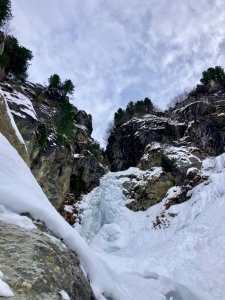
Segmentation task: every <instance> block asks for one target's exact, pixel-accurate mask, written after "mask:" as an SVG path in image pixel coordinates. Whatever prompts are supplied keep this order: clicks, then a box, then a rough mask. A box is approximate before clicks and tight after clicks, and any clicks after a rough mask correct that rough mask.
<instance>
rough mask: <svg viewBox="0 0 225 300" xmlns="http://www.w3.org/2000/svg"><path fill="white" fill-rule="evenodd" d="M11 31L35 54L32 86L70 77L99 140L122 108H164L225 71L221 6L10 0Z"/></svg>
mask: <svg viewBox="0 0 225 300" xmlns="http://www.w3.org/2000/svg"><path fill="white" fill-rule="evenodd" d="M11 1H12V10H13V15H14V19H13V22H12V26H13V27H14V28H15V35H16V36H17V37H18V39H19V41H20V42H21V44H22V45H24V46H25V47H27V48H29V49H30V50H32V52H33V54H34V59H33V62H32V65H31V66H30V69H29V75H30V80H32V81H35V82H40V83H46V82H47V78H48V77H49V76H50V75H51V74H54V73H57V74H59V75H60V76H61V77H62V79H66V78H70V79H71V80H72V81H73V82H74V84H75V86H76V91H75V95H74V104H75V105H76V106H77V107H78V108H79V109H84V110H86V111H87V112H88V113H91V114H92V116H93V123H94V137H95V138H96V139H98V140H102V137H103V135H104V131H105V127H106V125H107V123H108V122H109V120H111V119H112V117H113V114H114V112H115V111H116V110H117V109H118V108H119V107H125V106H126V105H127V103H128V102H129V101H131V100H138V99H144V98H145V97H149V98H151V99H152V101H153V103H154V104H156V105H157V106H159V107H161V108H165V107H166V104H167V103H168V102H169V101H170V99H171V98H173V97H174V96H175V95H177V94H179V93H180V92H182V91H183V90H184V89H186V88H190V87H193V86H194V85H196V84H197V83H198V81H199V79H200V77H201V73H202V71H203V70H205V69H207V68H208V67H210V66H215V65H222V66H225V1H224V0H213V1H212V0H11Z"/></svg>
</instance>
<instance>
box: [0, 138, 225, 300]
mask: <svg viewBox="0 0 225 300" xmlns="http://www.w3.org/2000/svg"><path fill="white" fill-rule="evenodd" d="M0 166H1V168H0V205H1V206H0V219H1V220H3V221H5V222H11V223H16V224H18V225H21V224H22V225H24V224H25V223H26V224H25V225H26V226H28V225H29V227H30V228H34V230H35V227H33V226H32V224H31V223H30V222H28V223H27V222H26V221H27V219H26V220H25V223H24V219H23V220H22V219H19V218H18V216H16V215H15V214H13V213H12V212H14V213H17V214H18V213H27V212H28V213H30V214H31V215H32V216H33V217H34V218H36V219H40V220H42V221H44V222H45V223H46V225H47V226H48V227H49V229H51V230H52V231H53V232H54V233H55V234H56V235H57V236H58V237H60V238H63V240H64V242H65V243H66V244H67V245H68V246H69V247H70V248H71V249H72V250H74V251H75V252H76V253H77V254H78V255H79V258H80V260H81V264H82V266H83V267H84V269H85V271H86V273H87V274H88V276H89V278H90V281H91V285H92V288H93V291H94V293H95V296H96V299H97V300H105V299H107V300H212V299H213V300H225V290H224V283H225V272H224V269H225V226H223V222H224V211H225V185H224V182H225V154H223V155H221V156H218V157H216V158H212V159H210V158H208V159H206V160H205V161H204V162H203V167H202V172H203V174H205V175H207V176H209V180H208V181H207V182H205V183H201V184H200V185H198V186H197V187H196V188H194V189H193V191H192V197H191V198H190V200H189V201H187V202H185V203H182V204H179V205H176V206H171V207H170V209H169V210H168V211H167V216H166V220H167V221H168V226H166V227H168V228H164V229H159V228H158V227H154V226H153V223H154V221H155V219H156V217H157V216H159V215H160V214H161V212H162V210H164V207H163V205H164V203H165V202H166V201H167V199H168V197H171V195H173V194H175V193H176V192H177V190H178V188H176V187H173V188H171V189H170V190H169V191H168V195H167V197H166V198H165V199H163V200H162V202H161V203H160V204H157V205H155V206H153V207H151V208H149V209H148V210H146V211H144V212H143V211H139V212H133V211H131V210H129V209H128V208H127V207H126V206H125V204H126V202H127V201H128V200H127V199H126V197H125V196H124V194H123V192H122V183H123V182H124V181H125V180H126V176H128V175H130V174H133V173H141V174H143V173H144V171H140V170H139V169H137V168H131V169H129V170H127V171H124V172H117V173H108V174H107V175H105V176H104V178H103V179H102V181H101V184H100V186H99V187H98V188H96V189H94V190H93V191H92V192H91V193H89V194H88V195H87V196H85V197H84V200H83V202H82V203H81V205H80V210H81V214H80V218H81V224H77V225H76V226H75V228H73V227H71V226H70V225H69V224H68V223H67V222H66V221H65V220H64V219H63V218H62V217H61V216H60V215H59V214H58V212H57V211H56V210H55V209H54V207H53V206H52V205H51V204H50V202H49V201H48V199H47V198H46V196H45V195H44V193H43V192H42V190H41V188H40V186H39V185H38V184H37V182H36V180H35V178H34V177H33V175H32V174H31V172H30V170H29V168H28V167H27V165H26V164H25V163H24V161H23V160H22V159H21V157H20V156H19V154H18V153H17V151H16V150H15V149H14V148H13V147H12V146H11V144H10V143H9V142H8V141H7V139H6V138H5V137H4V136H3V135H1V134H0ZM153 172H154V171H153ZM10 211H11V212H10ZM21 222H22V223H21ZM79 234H80V235H81V236H80V235H79ZM1 282H2V283H1ZM1 282H0V283H1V285H0V291H1V292H2V293H3V292H5V293H6V292H8V293H13V291H12V292H11V290H10V289H9V288H8V287H7V286H6V285H5V284H4V283H3V281H1ZM6 287H7V289H6ZM1 289H2V290H1ZM3 289H4V290H3Z"/></svg>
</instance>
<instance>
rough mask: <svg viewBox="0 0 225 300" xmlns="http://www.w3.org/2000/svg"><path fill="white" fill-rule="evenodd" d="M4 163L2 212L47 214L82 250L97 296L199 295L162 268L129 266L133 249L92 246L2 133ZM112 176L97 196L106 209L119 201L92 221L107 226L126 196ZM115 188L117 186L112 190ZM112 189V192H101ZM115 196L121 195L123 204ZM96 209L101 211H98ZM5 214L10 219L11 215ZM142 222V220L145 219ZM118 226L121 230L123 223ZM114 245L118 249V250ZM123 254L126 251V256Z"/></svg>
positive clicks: (121, 299) (0, 171) (155, 299)
mask: <svg viewBox="0 0 225 300" xmlns="http://www.w3.org/2000/svg"><path fill="white" fill-rule="evenodd" d="M0 165H1V168H0V204H1V205H2V207H1V212H2V214H4V209H3V206H4V207H5V208H6V209H7V210H6V211H5V212H6V213H7V215H9V210H11V211H12V212H15V213H24V212H28V213H30V214H31V215H32V216H33V217H34V218H36V219H40V220H43V221H44V222H45V223H46V225H47V226H48V227H49V229H51V230H52V231H53V232H54V233H55V234H57V235H58V236H59V237H61V238H63V240H64V242H65V243H66V244H67V245H68V246H69V247H70V248H71V249H73V250H74V251H75V252H76V253H77V254H78V255H79V257H80V260H81V264H82V265H83V267H84V269H85V271H86V272H87V274H88V276H89V278H90V281H91V285H92V288H93V291H94V293H95V296H96V299H99V300H103V299H114V300H137V299H140V300H147V299H148V300H149V299H152V300H161V299H170V298H171V297H172V296H173V295H178V296H176V297H174V299H183V300H190V299H193V300H194V299H198V298H197V297H195V296H194V294H193V293H192V292H190V291H189V290H188V289H187V288H186V287H183V286H182V285H179V284H177V283H176V282H175V281H173V280H171V279H169V278H168V277H166V276H158V275H157V274H155V273H152V268H151V267H150V266H149V267H148V266H146V268H145V272H144V273H142V272H140V270H139V269H140V267H139V266H138V265H137V266H136V267H135V269H134V268H133V267H131V268H130V267H129V266H127V262H129V263H130V264H132V262H133V255H131V256H130V257H129V255H128V254H129V253H128V254H126V252H123V251H122V255H118V254H116V255H112V256H110V257H108V255H109V254H107V252H108V251H106V252H105V251H102V250H101V251H100V250H99V249H97V250H96V249H92V247H89V246H88V245H87V243H86V242H85V240H84V239H83V238H81V237H80V235H79V234H78V233H77V231H76V230H75V229H74V228H72V227H71V226H70V225H69V224H68V223H67V222H66V221H65V220H64V219H63V218H62V217H61V216H60V215H59V214H58V212H57V211H56V210H55V209H54V207H53V206H52V205H51V204H50V202H49V201H48V199H47V198H46V196H45V195H44V193H43V192H42V190H41V188H40V187H39V185H38V184H37V182H36V180H35V178H34V177H33V175H32V174H31V172H30V170H29V168H28V167H27V165H26V164H25V163H24V161H23V160H22V159H21V157H20V156H19V154H18V153H17V151H16V150H15V149H14V148H13V147H12V146H11V145H10V143H9V142H8V141H7V140H6V138H5V137H4V136H3V135H1V134H0ZM110 176H111V175H108V176H107V177H105V179H104V180H103V182H105V184H106V186H104V185H103V186H101V187H100V190H102V191H103V194H101V193H100V195H99V196H100V198H98V196H96V197H97V198H96V201H97V199H99V201H100V200H103V201H102V205H103V207H102V209H101V211H102V212H104V211H105V209H107V206H106V207H105V209H104V205H107V202H108V201H109V200H110V199H112V204H113V203H114V210H112V214H107V215H106V216H105V217H107V218H105V219H104V218H103V217H104V215H102V216H101V217H100V218H99V216H98V215H96V217H95V218H94V219H93V221H96V222H98V220H100V221H101V222H102V223H101V226H102V225H104V224H105V226H104V228H106V227H107V225H106V223H113V220H117V219H118V218H117V217H118V216H119V214H120V213H119V211H117V207H118V208H120V206H121V205H122V201H123V199H120V196H121V191H120V188H119V187H117V184H115V179H114V178H111V177H110ZM112 188H113V191H114V192H112ZM114 188H115V190H114ZM95 192H96V190H95ZM95 192H94V193H95ZM108 192H111V194H110V195H108ZM97 194H98V193H97ZM107 195H108V198H107V197H106V198H105V199H104V198H102V197H103V196H107ZM89 197H90V195H89ZM107 199H108V201H107ZM115 199H118V200H119V202H118V204H117V201H115ZM104 203H105V204H104ZM111 208H112V209H113V205H112V206H111V205H110V206H109V207H108V209H110V210H111ZM124 211H125V209H124ZM93 212H94V213H96V211H93ZM126 215H128V214H127V213H125V212H124V213H123V210H122V215H121V217H122V218H124V219H123V220H122V219H121V222H123V221H124V224H125V225H128V226H130V224H129V223H128V219H129V218H128V219H127V218H126ZM108 216H111V219H110V220H109V219H108ZM138 216H140V218H142V216H141V215H140V214H137V217H138ZM1 218H2V219H4V218H3V216H1ZM5 220H6V221H7V218H6V219H5ZM136 221H138V220H135V219H134V221H133V222H136ZM16 222H17V221H16ZM139 223H140V224H141V221H140V222H139ZM121 224H122V223H121ZM125 225H124V226H125ZM101 226H100V227H101ZM124 226H123V227H121V234H122V233H123V230H125V229H124V228H125V227H124ZM110 227H111V226H110V225H109V231H110V230H111V231H112V233H111V239H112V240H113V239H114V240H116V237H115V232H114V230H112V229H113V228H112V229H111V228H110ZM115 227H116V224H115ZM117 228H118V227H117ZM99 229H100V228H99ZM99 229H98V230H97V231H96V233H97V232H98V231H99ZM115 229H116V228H115ZM116 230H117V231H118V230H119V228H118V229H116ZM129 230H130V234H131V233H132V230H133V229H132V227H130V228H128V227H127V228H126V231H127V232H129ZM106 233H107V230H106ZM124 233H125V232H124ZM119 235H120V232H119V233H118V236H119ZM101 240H102V241H104V237H103V239H101V238H100V239H99V241H101ZM109 240H110V232H109ZM122 240H123V239H122ZM129 240H130V237H129V238H128V240H127V241H125V242H124V245H123V247H125V246H126V245H127V243H128V242H129ZM118 247H119V248H121V243H119V245H118ZM118 247H117V248H118ZM100 248H101V247H100ZM102 249H103V247H102ZM115 250H116V249H114V250H113V251H115ZM117 251H118V249H117ZM140 255H141V253H140ZM101 256H102V257H101ZM124 256H126V257H125V258H124ZM106 258H110V259H111V262H110V263H109V262H108V261H106ZM137 258H138V256H137ZM119 266H120V267H119ZM168 295H169V296H168ZM170 296H171V297H170ZM150 297H151V298H150ZM168 297H170V298H168Z"/></svg>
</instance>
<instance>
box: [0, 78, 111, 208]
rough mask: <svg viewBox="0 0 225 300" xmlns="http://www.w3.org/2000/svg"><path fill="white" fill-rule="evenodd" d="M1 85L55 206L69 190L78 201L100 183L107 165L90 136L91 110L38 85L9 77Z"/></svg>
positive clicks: (36, 171) (32, 164)
mask: <svg viewBox="0 0 225 300" xmlns="http://www.w3.org/2000/svg"><path fill="white" fill-rule="evenodd" d="M1 89H2V91H3V94H4V97H5V99H6V100H7V102H8V105H9V108H10V110H11V113H12V114H13V117H14V120H15V122H16V125H17V127H18V129H19V131H20V133H21V135H22V137H23V139H24V141H25V144H26V149H27V152H28V155H29V162H30V168H31V171H32V172H33V174H34V176H35V177H36V179H37V181H38V182H39V184H40V185H41V187H42V189H43V191H44V192H45V194H46V195H47V197H48V199H49V200H50V201H51V203H52V204H53V205H54V206H55V207H56V208H57V209H60V210H61V208H62V206H63V203H64V201H65V199H67V195H68V194H69V195H70V202H73V203H75V202H76V201H77V200H79V198H80V196H81V195H82V194H83V193H86V192H88V191H89V190H90V189H92V188H93V187H95V186H96V185H98V183H99V179H100V177H101V176H102V175H104V174H105V173H106V171H107V166H106V164H105V162H104V159H103V156H102V152H101V149H100V147H99V145H98V144H97V143H96V142H95V141H94V140H93V138H92V137H91V133H92V119H91V116H90V115H88V114H87V113H86V112H85V111H80V110H78V109H77V108H76V107H75V106H72V105H71V104H70V103H69V102H68V101H62V100H60V99H55V98H54V99H53V98H51V96H50V95H49V93H48V92H47V90H46V88H45V87H43V86H41V85H38V84H37V85H35V84H32V83H30V82H26V83H21V82H18V81H16V80H15V79H7V80H6V81H5V82H4V83H2V84H1ZM4 110H5V108H4V109H3V111H4ZM2 115H3V112H2V111H1V118H2ZM1 132H3V131H2V130H1ZM20 154H21V155H22V156H23V158H24V155H23V154H22V152H21V151H20ZM72 194H73V201H72V200H71V199H72V197H71V195H72Z"/></svg>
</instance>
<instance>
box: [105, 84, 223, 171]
mask: <svg viewBox="0 0 225 300" xmlns="http://www.w3.org/2000/svg"><path fill="white" fill-rule="evenodd" d="M205 89H206V91H204V93H203V94H201V93H199V92H197V91H194V92H192V93H190V94H189V95H188V97H187V98H186V99H185V100H184V101H182V102H181V103H177V104H176V105H175V106H174V107H173V108H170V109H169V110H168V111H165V112H164V113H158V112H153V113H152V114H151V115H145V116H143V117H139V118H132V119H131V120H130V121H128V122H126V123H123V124H122V125H120V126H117V127H116V128H115V129H114V130H113V131H112V133H111V135H110V137H109V139H108V146H107V155H108V158H109V161H110V164H111V169H112V170H113V171H119V170H124V169H126V168H129V167H131V166H137V165H138V163H139V160H140V158H141V157H142V155H143V153H144V150H145V147H146V146H147V145H149V144H150V143H152V142H160V143H162V144H169V145H172V146H192V147H196V148H199V150H200V151H202V152H203V153H204V155H205V156H206V155H219V154H221V153H223V152H224V149H225V127H224V121H225V89H224V87H222V86H220V85H216V86H213V87H211V86H209V87H206V88H205ZM150 164H151V163H150ZM152 166H153V164H152Z"/></svg>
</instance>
